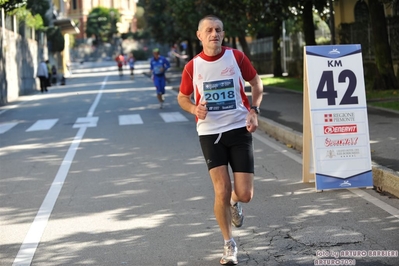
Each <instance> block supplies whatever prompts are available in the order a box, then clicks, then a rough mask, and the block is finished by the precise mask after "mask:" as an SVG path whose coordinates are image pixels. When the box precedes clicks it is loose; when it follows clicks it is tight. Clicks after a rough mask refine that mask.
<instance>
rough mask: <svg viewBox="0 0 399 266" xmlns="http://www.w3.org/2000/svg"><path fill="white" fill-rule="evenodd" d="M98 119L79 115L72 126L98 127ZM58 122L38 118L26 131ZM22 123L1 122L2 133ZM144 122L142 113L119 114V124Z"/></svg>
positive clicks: (176, 116)
mask: <svg viewBox="0 0 399 266" xmlns="http://www.w3.org/2000/svg"><path fill="white" fill-rule="evenodd" d="M159 117H160V119H161V120H162V121H163V122H165V123H178V122H187V121H189V120H188V119H187V118H186V117H185V116H184V115H183V114H182V113H180V112H161V113H159ZM98 121H99V118H98V117H78V118H77V119H76V122H75V123H74V124H73V126H72V128H81V127H96V126H97V124H98ZM152 121H153V120H152ZM58 122H59V119H40V120H37V121H36V122H35V123H33V124H32V125H31V126H30V127H28V129H26V130H25V132H35V131H46V130H50V129H52V128H53V127H54V126H55V125H56V124H57V123H58ZM20 123H22V122H5V123H0V135H1V134H4V133H6V132H8V131H10V130H12V129H13V128H14V127H15V126H17V125H18V124H20ZM144 123H145V120H143V118H142V116H141V115H140V114H126V115H119V116H118V124H119V126H129V125H141V124H144Z"/></svg>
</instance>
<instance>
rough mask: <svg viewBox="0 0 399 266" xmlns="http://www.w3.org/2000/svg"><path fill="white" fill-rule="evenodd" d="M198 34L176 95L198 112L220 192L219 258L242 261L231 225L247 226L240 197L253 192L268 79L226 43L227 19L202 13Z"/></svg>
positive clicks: (200, 130)
mask: <svg viewBox="0 0 399 266" xmlns="http://www.w3.org/2000/svg"><path fill="white" fill-rule="evenodd" d="M197 37H198V39H199V40H200V41H201V43H202V46H203V50H202V52H201V53H200V54H198V55H197V56H195V57H194V58H193V59H192V60H190V61H189V62H188V63H187V64H186V66H185V67H184V70H183V73H182V80H181V84H180V91H179V94H178V97H177V100H178V103H179V105H180V106H181V108H182V109H183V110H185V111H187V112H189V113H191V114H193V115H195V117H196V121H197V131H198V135H199V141H200V144H201V149H202V152H203V155H204V158H205V162H206V164H207V167H208V171H209V174H210V177H211V180H212V183H213V187H214V192H215V199H214V213H215V217H216V220H217V222H218V224H219V227H220V230H221V233H222V236H223V239H224V252H223V255H222V258H221V259H220V263H221V264H237V263H238V260H237V244H236V242H235V240H234V238H233V234H232V225H234V226H235V227H241V226H242V224H243V221H244V215H243V212H242V206H241V204H240V202H244V203H247V202H249V201H250V200H251V199H252V197H253V191H254V189H253V179H254V157H253V147H252V134H251V133H252V132H255V130H256V129H257V127H258V117H257V116H258V114H259V106H260V104H261V101H262V93H263V85H262V81H261V79H260V77H259V76H258V74H257V72H256V70H255V69H254V68H253V66H252V64H251V62H250V61H249V59H248V58H247V57H246V56H245V54H244V53H242V52H241V51H239V50H236V49H232V48H228V47H224V46H222V41H223V38H224V30H223V22H222V21H221V20H220V19H219V18H218V17H216V16H212V15H211V16H206V17H204V18H203V19H201V20H200V22H199V24H198V31H197ZM245 81H248V82H249V84H250V85H251V92H252V105H251V104H250V103H249V100H248V98H247V96H246V94H245V91H244V87H245ZM192 95H194V102H193V101H192V100H191V99H192V98H191V97H192ZM229 164H230V167H231V169H232V172H233V179H234V184H232V182H231V179H230V175H229V169H228V165H229Z"/></svg>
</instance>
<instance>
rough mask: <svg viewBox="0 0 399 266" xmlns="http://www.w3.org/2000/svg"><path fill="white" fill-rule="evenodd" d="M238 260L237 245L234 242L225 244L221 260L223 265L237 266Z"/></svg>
mask: <svg viewBox="0 0 399 266" xmlns="http://www.w3.org/2000/svg"><path fill="white" fill-rule="evenodd" d="M237 263H238V260H237V245H236V243H235V242H234V241H229V242H227V243H226V244H224V251H223V256H222V258H221V259H220V264H222V265H236V264H237Z"/></svg>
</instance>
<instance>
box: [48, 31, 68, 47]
mask: <svg viewBox="0 0 399 266" xmlns="http://www.w3.org/2000/svg"><path fill="white" fill-rule="evenodd" d="M46 34H47V41H48V48H49V50H50V52H53V53H56V52H62V51H63V50H64V47H65V39H64V36H63V35H62V32H61V30H60V28H59V27H49V28H47V31H46Z"/></svg>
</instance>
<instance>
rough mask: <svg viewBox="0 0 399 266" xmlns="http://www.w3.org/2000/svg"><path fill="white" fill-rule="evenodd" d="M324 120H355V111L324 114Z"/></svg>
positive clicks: (330, 121) (329, 121) (327, 121)
mask: <svg viewBox="0 0 399 266" xmlns="http://www.w3.org/2000/svg"><path fill="white" fill-rule="evenodd" d="M324 122H326V123H332V122H355V113H353V112H352V113H334V114H324Z"/></svg>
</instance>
